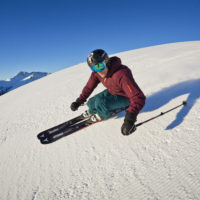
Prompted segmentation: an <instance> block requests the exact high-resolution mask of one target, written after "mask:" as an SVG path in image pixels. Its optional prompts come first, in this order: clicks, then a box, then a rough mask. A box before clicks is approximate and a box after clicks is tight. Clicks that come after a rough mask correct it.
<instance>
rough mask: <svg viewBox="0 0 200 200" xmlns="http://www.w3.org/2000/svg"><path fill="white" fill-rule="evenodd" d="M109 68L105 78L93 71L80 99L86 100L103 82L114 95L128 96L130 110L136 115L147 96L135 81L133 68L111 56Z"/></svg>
mask: <svg viewBox="0 0 200 200" xmlns="http://www.w3.org/2000/svg"><path fill="white" fill-rule="evenodd" d="M108 68H109V70H108V73H107V75H106V77H105V78H101V76H100V75H99V74H98V73H95V72H92V74H91V76H90V78H89V80H88V82H87V84H86V86H85V87H84V88H83V91H82V93H81V95H80V97H79V98H80V100H81V101H83V102H85V101H86V100H87V98H88V97H89V96H90V94H91V93H92V92H93V90H94V89H95V88H96V87H97V85H98V84H99V83H100V82H101V83H102V84H103V85H104V86H105V87H106V88H107V89H108V91H109V92H110V93H111V94H112V95H114V94H117V95H120V96H124V97H125V98H127V100H128V101H129V102H130V106H129V108H128V110H127V111H128V112H133V113H135V114H136V115H137V114H138V113H139V112H140V110H141V109H142V108H143V106H144V104H145V99H146V98H145V96H144V94H143V92H142V91H141V89H140V88H139V87H138V85H137V83H136V82H135V80H134V78H133V75H132V72H131V70H130V69H129V68H128V67H127V66H124V65H122V64H121V59H120V58H118V57H111V58H110V59H109V67H108Z"/></svg>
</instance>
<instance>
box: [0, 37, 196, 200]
mask: <svg viewBox="0 0 200 200" xmlns="http://www.w3.org/2000/svg"><path fill="white" fill-rule="evenodd" d="M117 55H118V56H119V57H120V58H121V59H122V62H123V64H126V65H128V66H129V67H130V68H131V69H132V72H133V75H134V78H135V79H136V81H137V82H138V84H139V86H140V87H141V88H142V90H143V91H144V93H145V94H146V96H147V103H146V105H145V107H144V109H143V110H142V112H141V114H140V115H139V116H138V120H137V122H140V121H143V120H146V119H148V118H150V117H152V116H155V115H157V114H160V112H162V111H166V110H168V109H170V108H172V107H174V106H176V105H179V104H180V103H182V101H183V100H188V105H187V106H186V107H182V108H179V109H177V110H174V111H172V112H170V113H168V114H166V115H164V116H162V117H160V118H157V119H155V120H153V121H151V122H148V123H146V124H145V125H142V126H141V127H138V130H137V131H136V132H135V133H133V134H132V135H131V136H128V137H124V136H122V135H121V133H120V128H121V125H122V123H123V117H124V115H125V113H122V114H119V115H118V117H116V118H113V119H110V120H107V121H104V122H102V123H98V124H95V125H93V126H90V127H88V128H86V129H83V130H81V131H79V132H77V133H75V134H72V135H70V136H68V137H65V138H62V139H60V140H58V141H56V142H55V143H53V144H49V145H41V144H40V143H39V141H38V140H37V138H36V136H37V134H38V133H39V132H41V131H42V130H45V129H47V128H49V127H52V126H54V125H56V124H59V123H61V122H64V121H66V120H68V119H70V118H73V117H75V116H77V115H78V114H79V113H81V112H83V111H84V110H85V109H86V107H82V108H80V110H79V111H77V112H72V111H70V109H69V107H70V104H71V102H72V101H74V100H75V99H76V98H77V97H78V96H79V94H80V92H81V90H82V87H83V86H84V85H85V83H86V82H87V79H88V77H89V75H90V71H89V69H88V70H85V68H86V67H87V65H86V63H81V64H79V65H77V66H74V67H71V68H69V69H66V70H63V71H60V72H56V73H54V74H51V75H49V76H47V77H45V78H43V79H40V80H38V81H35V82H34V83H31V84H28V85H25V86H23V87H21V88H18V89H16V90H14V91H12V92H9V93H7V94H5V95H3V96H1V97H0V108H1V112H0V185H1V188H0V200H28V199H31V200H46V199H48V200H60V199H70V200H79V199H81V200H86V199H91V200H93V199H97V200H98V199H107V200H110V199H114V200H115V199H120V200H129V199H130V200H132V199H135V200H144V199H149V200H151V199H152V200H157V199H158V200H160V199H162V200H165V199H166V200H171V199H173V200H176V199H177V200H178V199H184V200H186V199H187V200H188V199H192V200H200V189H199V188H200V167H199V166H200V145H199V144H200V137H199V127H200V114H199V110H200V98H199V97H200V90H199V86H200V68H199V61H200V58H199V55H200V42H199V41H194V42H183V43H174V44H166V45H159V46H154V47H148V48H144V49H138V50H133V51H128V52H122V53H119V54H117ZM75 77H76V78H75ZM77 80H78V81H77ZM102 89H104V88H103V86H98V88H97V89H96V90H95V91H94V93H93V94H92V95H95V94H96V93H98V92H100V91H102Z"/></svg>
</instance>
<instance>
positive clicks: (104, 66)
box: [71, 49, 145, 135]
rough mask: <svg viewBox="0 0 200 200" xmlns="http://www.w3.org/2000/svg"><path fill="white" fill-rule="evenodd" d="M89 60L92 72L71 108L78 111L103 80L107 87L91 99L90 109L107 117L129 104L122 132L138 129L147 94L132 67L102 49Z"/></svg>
mask: <svg viewBox="0 0 200 200" xmlns="http://www.w3.org/2000/svg"><path fill="white" fill-rule="evenodd" d="M87 63H88V65H89V67H90V68H91V70H92V71H93V72H92V74H91V76H90V78H89V80H88V82H87V84H86V86H85V87H84V88H83V90H82V93H81V94H80V96H79V98H77V99H76V101H75V102H73V103H72V104H71V110H72V111H76V110H77V109H78V108H79V106H81V105H82V104H83V103H84V102H86V100H87V98H88V97H89V96H90V95H91V93H92V92H93V90H94V89H95V88H96V87H97V85H98V84H99V83H100V82H101V83H102V84H103V85H104V86H105V87H106V88H107V89H106V90H104V91H103V92H101V93H99V94H97V95H95V96H94V97H92V98H90V99H89V100H88V102H87V106H88V108H89V110H88V112H89V113H90V114H97V115H98V116H100V117H101V118H102V119H108V118H109V117H110V115H111V113H112V112H111V111H112V110H116V109H119V108H122V107H125V106H129V107H128V110H127V112H126V115H125V118H124V122H123V124H122V127H121V132H122V134H123V135H130V134H131V133H133V132H134V131H135V130H136V127H135V122H136V118H137V115H138V113H139V112H140V110H141V109H142V108H143V106H144V104H145V96H144V94H143V92H142V91H141V89H140V88H139V87H138V85H137V83H136V82H135V80H134V78H133V76H132V72H131V70H130V69H129V68H128V67H127V66H125V65H122V64H121V59H120V58H118V57H116V56H114V57H110V58H109V57H108V54H107V53H106V52H105V51H104V50H102V49H96V50H94V51H92V52H91V53H90V54H89V56H88V58H87Z"/></svg>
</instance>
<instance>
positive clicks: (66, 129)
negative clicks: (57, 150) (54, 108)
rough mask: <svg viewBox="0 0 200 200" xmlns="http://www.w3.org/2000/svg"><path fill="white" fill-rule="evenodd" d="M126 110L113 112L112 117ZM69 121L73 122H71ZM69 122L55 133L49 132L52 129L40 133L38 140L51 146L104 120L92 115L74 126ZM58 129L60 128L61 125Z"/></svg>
mask: <svg viewBox="0 0 200 200" xmlns="http://www.w3.org/2000/svg"><path fill="white" fill-rule="evenodd" d="M126 109H127V107H124V108H121V109H118V110H115V111H112V114H111V117H114V116H116V114H118V113H120V112H122V111H124V110H126ZM82 115H83V114H82ZM80 116H81V115H80ZM111 117H110V118H111ZM74 119H75V118H74ZM74 119H73V120H74ZM69 121H71V120H69ZM69 121H68V125H66V126H62V127H63V128H62V129H57V130H56V129H53V130H54V132H52V131H50V132H49V131H48V130H51V129H48V130H47V131H44V132H45V134H44V132H42V133H40V134H39V135H40V136H39V137H38V139H39V140H40V142H41V143H42V144H50V143H53V142H55V141H57V140H58V139H61V138H62V137H65V136H68V135H71V134H73V133H75V132H77V131H79V130H81V129H83V128H86V127H88V126H91V125H93V124H95V123H98V122H101V121H103V119H99V118H97V117H96V115H91V116H90V117H89V118H82V120H80V121H79V122H76V123H73V124H71V123H70V125H69ZM65 123H67V122H65ZM65 123H63V124H65ZM61 125H62V124H61ZM56 127H59V125H58V126H56Z"/></svg>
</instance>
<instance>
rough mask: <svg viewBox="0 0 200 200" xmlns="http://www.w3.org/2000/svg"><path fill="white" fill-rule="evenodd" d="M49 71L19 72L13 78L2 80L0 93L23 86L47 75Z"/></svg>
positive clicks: (0, 81)
mask: <svg viewBox="0 0 200 200" xmlns="http://www.w3.org/2000/svg"><path fill="white" fill-rule="evenodd" d="M48 74H49V73H47V72H30V73H29V72H23V71H21V72H19V73H18V74H17V75H16V76H14V77H13V78H10V79H7V80H0V95H3V94H5V93H7V92H10V91H11V90H14V89H16V88H18V87H21V86H23V85H25V84H27V83H30V82H32V81H35V80H37V79H40V78H42V77H44V76H47V75H48Z"/></svg>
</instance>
